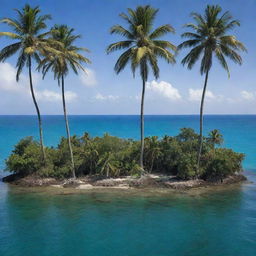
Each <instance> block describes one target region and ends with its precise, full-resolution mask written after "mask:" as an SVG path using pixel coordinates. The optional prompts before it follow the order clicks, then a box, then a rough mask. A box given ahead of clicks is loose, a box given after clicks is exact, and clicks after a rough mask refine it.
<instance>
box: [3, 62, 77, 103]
mask: <svg viewBox="0 0 256 256" xmlns="http://www.w3.org/2000/svg"><path fill="white" fill-rule="evenodd" d="M38 80H39V76H38V74H33V82H34V83H33V84H34V85H37V83H38ZM0 90H2V91H6V92H9V93H11V94H13V93H14V94H18V95H24V96H29V97H30V89H29V80H28V78H27V77H26V76H24V75H22V74H21V76H20V81H19V82H18V83H17V82H16V69H15V68H14V67H13V66H12V65H11V64H9V63H7V62H6V63H0ZM34 91H35V94H36V98H37V99H38V100H40V101H47V102H53V101H61V100H62V96H61V93H57V92H54V91H51V90H39V89H38V87H37V86H35V88H34ZM65 95H66V101H72V100H74V99H75V98H76V97H77V94H76V93H74V92H72V91H66V93H65Z"/></svg>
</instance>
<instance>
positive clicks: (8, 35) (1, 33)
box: [0, 32, 22, 39]
mask: <svg viewBox="0 0 256 256" xmlns="http://www.w3.org/2000/svg"><path fill="white" fill-rule="evenodd" d="M0 36H6V37H8V38H11V39H22V37H21V36H20V35H18V34H16V33H12V32H0Z"/></svg>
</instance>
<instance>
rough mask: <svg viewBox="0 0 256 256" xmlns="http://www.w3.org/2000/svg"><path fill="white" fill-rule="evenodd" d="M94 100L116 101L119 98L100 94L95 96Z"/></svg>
mask: <svg viewBox="0 0 256 256" xmlns="http://www.w3.org/2000/svg"><path fill="white" fill-rule="evenodd" d="M94 98H95V99H96V100H117V99H119V96H114V95H111V94H110V95H103V94H101V93H97V94H96V96H95V97H94Z"/></svg>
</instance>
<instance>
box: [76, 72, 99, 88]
mask: <svg viewBox="0 0 256 256" xmlns="http://www.w3.org/2000/svg"><path fill="white" fill-rule="evenodd" d="M85 70H86V73H85V72H80V74H79V79H80V81H81V82H82V84H84V85H85V86H88V87H93V86H95V85H96V84H97V79H96V74H95V71H94V70H92V69H89V68H87V69H85Z"/></svg>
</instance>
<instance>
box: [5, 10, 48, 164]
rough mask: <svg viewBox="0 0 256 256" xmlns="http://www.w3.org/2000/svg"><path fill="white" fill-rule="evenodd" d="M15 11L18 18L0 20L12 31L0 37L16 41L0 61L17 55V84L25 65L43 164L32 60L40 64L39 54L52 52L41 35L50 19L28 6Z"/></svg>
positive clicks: (43, 151)
mask: <svg viewBox="0 0 256 256" xmlns="http://www.w3.org/2000/svg"><path fill="white" fill-rule="evenodd" d="M15 11H16V12H17V16H18V17H17V19H11V18H4V19H1V20H0V22H2V23H5V24H7V25H8V26H10V27H11V29H12V30H13V31H14V32H0V36H6V37H8V38H9V39H14V40H16V42H15V43H13V44H10V45H8V46H6V47H4V48H3V49H2V50H1V51H0V61H2V62H4V61H5V60H6V59H7V58H9V57H11V56H13V55H14V54H15V53H17V52H18V53H19V57H18V60H17V63H16V68H17V73H16V80H17V82H18V81H19V77H20V74H21V72H22V70H23V68H24V66H25V65H26V66H27V67H28V72H29V83H30V91H31V95H32V99H33V103H34V105H35V108H36V112H37V117H38V124H39V134H40V145H41V152H42V159H43V162H44V163H45V150H44V142H43V129H42V120H41V115H40V110H39V107H38V104H37V101H36V97H35V93H34V88H33V79H32V60H35V61H36V62H37V63H38V62H40V57H39V56H40V54H42V53H43V52H44V51H45V50H46V49H47V50H48V51H51V50H53V49H52V48H51V45H52V44H53V42H51V41H50V40H47V39H45V36H46V35H47V34H48V33H47V32H46V33H45V32H44V33H42V30H44V29H45V28H46V24H45V21H46V20H48V19H50V18H51V16H50V15H40V9H39V7H35V8H32V7H30V6H29V5H25V7H24V8H23V9H22V10H17V9H15Z"/></svg>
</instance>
